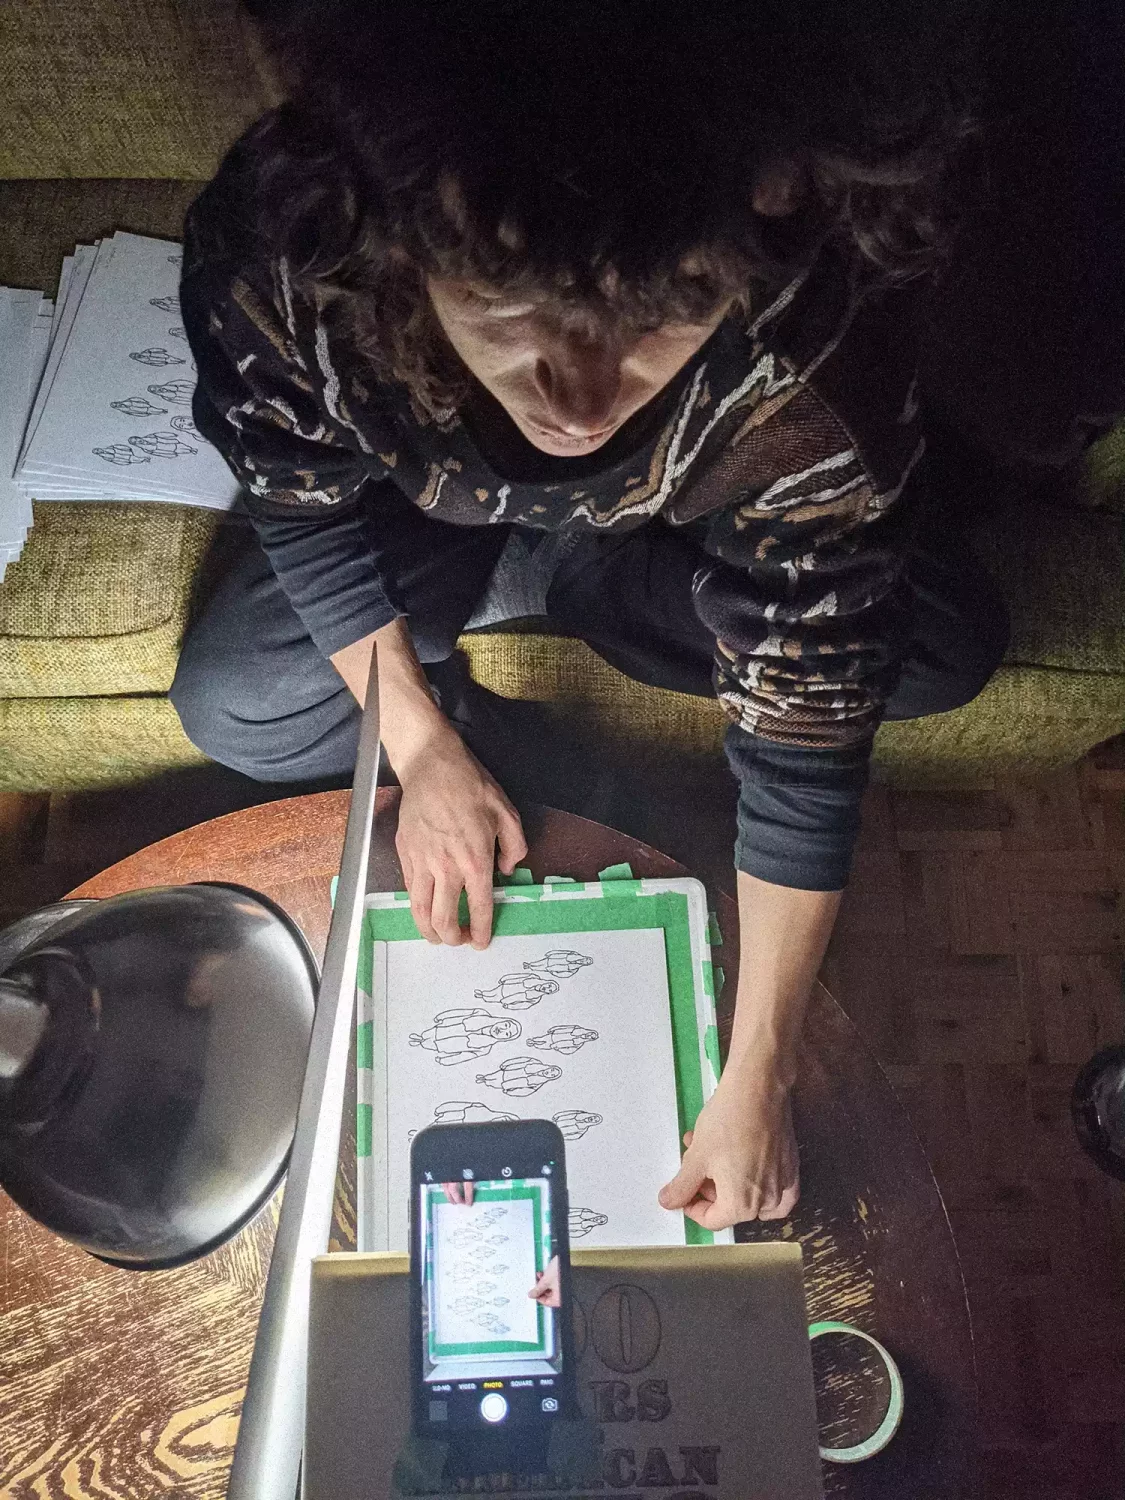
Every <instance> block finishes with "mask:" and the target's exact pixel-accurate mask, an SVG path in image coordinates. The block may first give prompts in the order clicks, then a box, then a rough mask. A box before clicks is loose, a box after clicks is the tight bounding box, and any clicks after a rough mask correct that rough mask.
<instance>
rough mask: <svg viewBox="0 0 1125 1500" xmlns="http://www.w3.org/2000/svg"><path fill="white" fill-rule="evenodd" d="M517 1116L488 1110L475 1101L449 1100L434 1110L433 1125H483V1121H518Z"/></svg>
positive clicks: (497, 1110)
mask: <svg viewBox="0 0 1125 1500" xmlns="http://www.w3.org/2000/svg"><path fill="white" fill-rule="evenodd" d="M518 1119H519V1115H509V1114H506V1113H505V1112H504V1110H502V1109H489V1107H488V1105H487V1104H478V1103H477V1102H476V1101H475V1100H472V1101H470V1100H466V1099H451V1100H449V1101H448V1102H447V1103H445V1104H439V1105H438V1107H437V1109H435V1110H434V1124H435V1125H467V1124H472V1123H474V1122H476V1123H483V1122H484V1121H485V1120H518Z"/></svg>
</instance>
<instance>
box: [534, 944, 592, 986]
mask: <svg viewBox="0 0 1125 1500" xmlns="http://www.w3.org/2000/svg"><path fill="white" fill-rule="evenodd" d="M593 962H594V960H593V959H592V958H587V957H586V956H585V954H582V953H576V952H575V951H574V949H573V948H552V949H551V951H550V952H549V953H545V954H544V955H543V957H542V958H536V959H533V960H531V961H530V962H527V961H525V963H524V968H525V969H533V970H534V971H535V972H536V973H537V974H550V975H551V976H552V977H553V978H555V979H573V978H574V976H575V974H577V973H578V971H579V969H584V968H586V966H587V965H588V964H592V963H593Z"/></svg>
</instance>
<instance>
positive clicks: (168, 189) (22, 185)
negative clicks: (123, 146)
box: [0, 178, 203, 297]
mask: <svg viewBox="0 0 1125 1500" xmlns="http://www.w3.org/2000/svg"><path fill="white" fill-rule="evenodd" d="M202 186H203V184H202V183H201V182H194V181H193V182H161V181H147V180H146V181H140V182H138V181H130V180H129V179H120V180H118V179H112V178H110V179H106V178H95V179H90V180H82V179H79V180H77V181H71V180H69V179H67V178H60V179H57V180H54V181H47V182H39V181H16V182H0V286H29V287H38V288H39V289H40V290H42V291H46V292H47V293H48V295H50V296H52V297H53V296H54V294H55V289H56V287H57V286H58V281H59V270H60V269H61V266H62V259H63V256H64V255H69V254H70V253H71V251H72V250H73V249H74V246H75V245H76V244H77V243H87V242H89V241H91V240H96V239H99V238H101V237H102V236H103V235H110V234H112V233H113V232H114V230H115V229H128V230H131V231H132V232H133V233H134V234H152V235H157V236H159V237H160V238H163V239H170V240H178V239H180V238H181V236H182V234H183V225H184V214H185V212H186V211H187V206H188V204H189V203H190V202H191V200H192V199H193V198H194V197H195V196H196V194H197V193H198V192H199V190H200V188H201V187H202Z"/></svg>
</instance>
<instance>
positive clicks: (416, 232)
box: [172, 0, 1005, 1228]
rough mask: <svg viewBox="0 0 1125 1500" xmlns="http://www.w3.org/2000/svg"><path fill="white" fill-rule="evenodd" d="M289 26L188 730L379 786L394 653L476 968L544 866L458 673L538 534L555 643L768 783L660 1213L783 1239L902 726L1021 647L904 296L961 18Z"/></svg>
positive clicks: (416, 820) (941, 201)
mask: <svg viewBox="0 0 1125 1500" xmlns="http://www.w3.org/2000/svg"><path fill="white" fill-rule="evenodd" d="M262 8H263V7H262V6H261V4H259V6H258V9H259V10H261V9H262ZM266 9H268V7H266ZM284 10H285V14H284V15H283V16H282V18H281V20H280V22H279V23H278V24H277V26H276V28H275V31H274V34H273V36H272V39H271V40H272V46H273V49H274V54H275V56H276V58H277V60H278V67H279V71H280V74H281V76H282V77H283V78H284V80H285V83H286V90H287V100H286V102H285V103H284V104H283V105H281V106H280V107H279V108H278V109H276V110H274V111H273V112H271V113H270V114H268V115H267V116H266V117H265V118H263V119H262V120H261V121H259V122H258V124H256V125H255V126H254V127H252V128H251V130H250V131H249V132H248V133H247V134H246V135H245V136H244V137H243V139H242V140H241V141H240V142H239V143H238V144H237V145H236V146H235V147H234V148H233V150H232V151H231V153H230V155H229V156H228V158H227V160H226V161H225V162H224V164H223V166H222V168H221V170H220V172H219V174H218V176H217V178H216V179H215V181H214V182H212V183H211V184H210V185H209V186H208V188H207V189H206V190H205V191H204V192H203V194H202V195H201V196H200V198H199V199H198V200H197V201H196V203H195V204H194V205H193V207H192V209H191V211H190V213H189V216H188V222H187V226H186V244H185V262H184V278H183V287H182V303H183V312H184V320H185V324H186V327H187V329H188V332H189V335H190V338H191V342H192V347H193V349H194V351H195V356H196V360H197V362H198V368H199V387H198V392H197V396H196V402H195V420H196V422H197V424H198V426H199V427H200V429H201V430H202V431H203V432H204V433H205V434H206V435H207V436H208V437H209V438H210V439H211V441H212V442H213V443H215V445H216V446H217V447H218V448H219V449H220V450H221V451H222V452H223V454H224V455H225V456H226V458H227V460H228V462H229V463H230V465H231V467H232V469H233V470H234V472H235V473H236V474H237V475H238V476H239V477H240V478H241V479H242V480H243V481H244V484H245V496H246V505H247V508H248V510H249V513H250V516H251V518H252V520H253V523H254V528H255V540H254V544H253V546H252V547H250V548H249V549H248V550H247V553H246V556H245V558H244V560H243V561H242V563H241V565H240V566H239V567H238V568H237V569H235V570H234V572H233V573H232V574H231V575H230V576H229V577H228V578H227V580H226V581H225V583H224V584H223V586H222V587H221V589H220V590H219V592H218V593H217V595H216V596H215V598H214V599H213V600H212V601H211V602H210V604H209V606H208V608H207V610H206V611H205V613H204V614H203V616H202V618H201V619H200V620H199V621H197V623H196V624H195V626H194V627H193V629H192V631H191V633H190V634H189V637H188V639H187V642H186V644H185V648H184V652H183V656H182V659H181V663H180V668H179V672H178V675H177V678H176V682H175V685H174V687H173V693H172V696H173V701H174V703H175V704H176V707H177V709H178V710H179V712H180V715H181V718H182V719H183V722H184V725H185V727H186V729H187V732H188V733H189V735H190V736H191V737H192V739H193V740H195V742H196V743H197V744H198V745H200V746H201V747H202V748H203V749H204V750H205V751H207V752H208V754H210V755H211V756H212V757H213V758H215V759H217V760H219V761H222V762H225V763H226V764H229V765H232V766H235V767H237V768H239V769H241V770H243V771H245V772H246V773H248V774H249V775H252V776H256V777H259V778H261V779H263V780H275V781H276V780H284V779H292V780H304V779H309V778H314V777H322V776H327V775H332V774H340V773H344V772H347V771H348V770H349V769H350V767H351V766H352V765H353V764H354V755H355V746H356V736H357V720H358V709H357V700H360V701H362V698H363V694H364V690H365V684H366V681H367V676H368V667H369V664H370V661H371V653H372V651H375V652H377V655H378V665H379V674H380V676H379V682H380V689H379V691H380V709H381V714H382V722H383V727H384V740H385V746H386V750H387V754H388V756H389V759H390V762H391V764H392V766H393V768H394V770H395V772H396V774H397V776H398V779H399V781H400V783H401V786H402V801H401V811H400V818H399V831H398V849H399V853H400V855H401V858H402V865H403V870H404V874H405V878H406V883H407V885H408V887H409V890H410V898H411V909H412V911H413V913H414V917H415V920H416V922H417V925H418V928H419V930H420V931H421V933H422V934H423V935H424V936H425V937H426V938H428V939H429V940H430V941H435V942H436V941H444V942H448V943H458V942H462V941H466V940H467V941H471V942H472V943H473V944H474V945H475V946H478V947H480V946H483V945H485V944H486V943H487V942H488V939H489V935H490V930H491V911H492V879H493V873H492V872H493V862H494V858H495V857H496V850H497V845H498V846H499V862H500V867H501V869H502V870H504V871H505V872H508V871H511V869H512V868H513V867H514V866H515V864H516V863H517V861H518V860H519V859H521V858H522V857H523V855H524V854H525V851H526V845H525V842H524V837H523V832H522V829H521V826H520V820H519V817H518V814H517V813H516V810H515V808H514V807H513V806H512V804H511V802H510V801H509V800H508V798H507V797H506V796H505V794H504V792H503V791H502V790H501V788H500V787H499V785H498V784H497V783H496V781H495V780H494V779H493V778H492V777H491V776H490V775H489V773H488V772H487V771H486V770H485V769H484V767H483V766H482V765H481V764H480V763H479V762H478V761H477V760H476V759H475V757H474V756H473V754H472V753H471V752H470V751H469V749H468V748H467V746H466V745H465V744H464V742H463V741H462V739H461V738H460V737H459V735H458V734H457V733H456V731H455V730H454V729H453V727H452V726H451V725H450V723H449V721H448V720H447V719H446V718H445V717H444V716H443V713H442V711H441V709H440V707H439V706H438V705H437V704H436V703H435V701H434V697H433V695H432V693H431V690H430V684H429V682H428V680H427V676H426V671H425V668H426V666H427V665H431V667H432V664H435V663H440V662H442V661H443V660H445V659H446V658H448V657H449V656H450V654H451V652H452V651H453V649H454V646H455V643H456V640H457V637H458V635H459V633H460V631H461V630H462V628H463V627H464V625H465V624H466V622H467V621H468V620H469V619H470V618H471V617H472V616H473V613H474V611H475V609H476V608H477V606H478V604H479V602H480V600H481V599H482V597H483V596H484V595H485V594H486V591H487V590H488V588H489V585H490V580H491V579H492V578H493V575H494V573H495V571H496V569H497V566H498V564H500V562H501V555H502V554H504V553H505V552H506V549H507V548H508V547H509V546H510V544H511V543H512V542H513V539H518V540H520V541H521V542H522V543H523V545H524V548H525V551H526V550H529V549H530V550H531V551H532V553H533V557H532V564H533V567H534V568H535V569H536V570H537V572H538V576H539V577H540V578H541V579H542V580H544V583H545V588H546V594H545V604H544V609H545V612H546V613H547V614H548V615H549V616H550V618H551V619H552V620H554V621H555V622H556V623H557V624H558V625H559V626H560V627H562V628H563V629H565V630H566V631H568V632H570V633H572V634H575V635H578V636H580V637H582V638H583V639H585V640H586V641H587V642H588V643H589V644H590V645H591V646H592V647H593V649H594V650H595V651H597V652H598V653H599V654H600V655H601V656H602V657H604V658H605V660H606V661H608V662H610V663H611V664H612V665H613V666H615V667H617V668H619V669H620V670H621V671H622V672H624V673H626V674H627V675H629V676H631V677H633V678H635V679H638V680H639V681H642V682H646V683H651V684H655V685H658V686H662V687H666V688H673V689H676V690H678V691H680V692H684V693H692V694H696V695H699V696H701V697H707V696H712V695H717V696H718V698H719V700H720V702H721V703H722V704H723V706H724V708H725V709H726V712H727V714H728V716H729V718H730V721H731V723H730V727H729V730H728V736H727V748H728V757H729V760H730V764H731V767H732V769H733V771H734V773H735V775H736V777H737V778H738V781H739V783H740V788H741V791H740V802H739V817H738V836H737V842H736V847H735V863H736V866H737V872H738V873H737V885H738V898H739V913H740V921H741V953H742V960H741V968H740V972H739V975H738V997H737V1010H736V1017H735V1024H734V1033H733V1038H732V1042H731V1048H730V1055H729V1058H728V1061H727V1065H726V1068H725V1070H724V1072H723V1076H722V1081H721V1083H720V1085H719V1089H718V1092H717V1093H716V1094H715V1096H714V1098H713V1099H712V1100H711V1101H710V1102H709V1103H708V1104H707V1106H706V1108H705V1109H704V1110H703V1112H702V1114H701V1115H700V1117H699V1120H698V1122H697V1124H696V1127H695V1132H694V1136H693V1137H692V1138H691V1139H690V1140H689V1142H688V1143H687V1151H686V1154H685V1157H684V1160H683V1166H682V1170H681V1171H680V1173H679V1174H678V1176H677V1177H676V1178H675V1179H674V1180H673V1181H672V1182H671V1183H669V1184H668V1185H667V1186H666V1187H665V1188H664V1189H663V1191H662V1193H661V1202H662V1203H663V1204H664V1206H665V1207H666V1208H668V1209H674V1210H681V1209H682V1210H683V1211H685V1212H686V1213H688V1214H689V1215H690V1216H691V1217H692V1218H694V1219H696V1220H697V1221H698V1222H699V1223H700V1224H702V1225H704V1226H705V1227H707V1228H719V1227H723V1226H726V1225H729V1224H732V1223H735V1222H737V1221H739V1220H744V1219H751V1218H755V1217H762V1218H778V1217H782V1216H784V1215H786V1214H787V1213H788V1212H789V1211H790V1210H791V1208H792V1206H793V1204H794V1203H795V1201H796V1197H797V1191H798V1160H797V1150H796V1144H795V1141H794V1137H793V1129H792V1123H791V1118H790V1110H789V1095H790V1090H791V1088H792V1085H793V1081H794V1076H795V1071H796V1054H797V1044H798V1038H799V1034H800V1030H801V1023H802V1016H803V1013H804V1008H805V1005H806V1001H807V996H808V993H809V990H810V988H811V986H812V983H813V980H814V978H815V975H816V972H817V969H818V967H819V964H820V961H821V959H822V957H823V953H824V949H825V945H826V943H827V940H828V936H829V933H830V931H831V928H832V924H833V921H834V919H835V915H836V911H837V907H838V904H839V900H840V893H841V891H842V890H843V888H844V886H845V884H846V882H847V879H848V874H849V870H850V866H851V858H852V850H853V845H854V842H855V837H856V832H857V828H858V822H859V805H860V798H861V795H862V791H863V788H864V784H865V781H866V777H867V766H868V759H869V755H870V749H871V742H872V737H873V735H874V732H875V729H876V726H877V725H878V723H879V722H880V720H881V719H882V718H884V717H888V716H889V717H902V718H905V717H913V716H917V715H921V714H928V713H936V712H940V711H942V710H945V709H949V708H952V707H955V706H957V705H958V704H961V703H964V702H966V701H968V699H970V698H971V697H973V696H974V695H975V694H976V693H977V692H978V691H979V690H980V688H981V687H982V686H983V684H984V683H985V681H986V680H987V678H988V677H989V676H990V675H991V673H992V671H993V670H994V668H995V666H996V665H997V663H998V661H999V659H1000V656H1001V654H1002V651H1003V646H1004V639H1005V625H1004V620H1003V611H1002V609H1001V607H1000V606H999V604H998V602H997V601H996V599H995V597H994V595H993V593H992V591H991V590H990V588H989V586H988V585H987V583H986V582H985V581H984V580H983V579H981V578H980V577H979V576H978V575H977V574H976V573H975V572H973V571H972V570H971V568H970V565H969V563H968V562H967V560H966V559H965V558H964V556H963V555H961V549H960V548H959V547H958V545H957V540H956V538H950V539H949V546H948V549H947V550H948V555H947V556H944V557H942V556H936V555H934V553H933V551H932V549H923V548H922V547H921V546H920V544H919V540H918V535H919V533H918V527H919V518H920V516H921V515H922V514H923V510H924V501H925V492H926V483H925V480H926V467H925V464H924V462H923V454H924V447H925V445H924V440H923V435H922V430H921V422H920V414H919V398H918V393H917V385H916V380H915V376H914V367H913V356H912V351H911V349H910V341H909V338H908V335H907V319H906V317H905V315H904V310H903V300H904V298H905V296H906V295H907V292H906V291H904V290H903V288H904V285H905V284H906V283H907V282H909V281H911V279H912V278H916V277H918V276H921V275H924V274H926V273H928V272H930V271H931V270H932V269H933V268H934V267H935V266H937V265H938V264H940V262H941V259H942V257H943V255H944V254H945V252H946V250H947V247H948V243H949V239H950V235H951V233H952V224H953V218H952V214H951V208H952V203H953V194H952V183H953V181H954V179H955V176H956V169H957V163H958V156H959V151H960V147H961V143H962V141H963V140H964V139H965V137H966V135H967V133H968V132H969V129H970V126H971V111H970V105H969V99H970V95H969V93H968V92H967V91H966V88H965V84H964V76H965V75H964V72H963V68H962V64H961V61H960V60H959V52H958V48H957V46H956V45H955V44H956V43H957V42H958V40H959V32H958V26H957V24H955V23H959V21H960V18H959V17H957V16H955V15H953V14H952V6H951V5H946V6H942V7H939V6H936V5H928V6H927V5H923V6H920V7H912V8H910V12H909V18H908V19H907V18H905V15H906V8H901V12H902V13H901V14H900V8H899V7H894V6H888V5H885V4H877V3H868V4H863V3H857V4H856V5H853V6H848V7H842V6H832V7H819V6H814V5H812V4H809V3H808V0H790V3H787V4H786V5H777V6H732V5H731V4H730V3H729V0H724V3H714V4H711V3H694V4H691V5H686V4H683V3H682V0H676V3H669V0H644V3H640V0H614V3H612V4H607V3H598V0H471V3H469V0H426V3H421V0H409V3H402V0H386V3H381V4H360V3H358V0H334V3H325V4H319V5H317V4H307V3H306V4H303V5H302V4H297V5H289V6H286V7H284ZM528 753H529V754H531V753H533V748H532V747H528ZM463 892H464V893H465V894H466V896H467V903H468V911H469V927H468V929H467V930H462V929H461V927H460V925H459V919H458V902H459V899H460V897H461V895H462V893H463Z"/></svg>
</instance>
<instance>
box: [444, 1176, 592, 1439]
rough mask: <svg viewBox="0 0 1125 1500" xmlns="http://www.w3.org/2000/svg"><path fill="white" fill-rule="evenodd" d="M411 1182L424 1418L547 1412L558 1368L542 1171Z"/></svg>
mask: <svg viewBox="0 0 1125 1500" xmlns="http://www.w3.org/2000/svg"><path fill="white" fill-rule="evenodd" d="M416 1190H417V1191H418V1193H419V1195H420V1198H419V1203H418V1211H419V1216H420V1217H419V1223H420V1228H421V1235H420V1241H419V1243H420V1248H421V1250H422V1255H421V1257H420V1259H421V1285H420V1287H419V1293H420V1295H421V1300H422V1307H421V1312H422V1320H421V1322H422V1380H423V1383H424V1385H425V1387H426V1397H425V1404H424V1414H425V1416H426V1418H427V1419H428V1422H429V1424H430V1425H431V1428H432V1429H440V1428H447V1429H454V1428H460V1429H464V1428H466V1427H469V1428H481V1427H489V1426H491V1427H494V1428H496V1427H501V1426H506V1425H507V1424H509V1423H512V1422H515V1423H520V1422H524V1421H528V1420H532V1421H539V1422H542V1421H543V1420H545V1419H546V1420H549V1419H550V1418H551V1417H552V1416H554V1415H556V1414H557V1413H558V1412H559V1409H560V1395H561V1376H562V1374H563V1340H562V1338H561V1327H560V1302H561V1290H560V1284H559V1261H558V1253H557V1242H556V1234H555V1229H554V1226H553V1223H552V1198H551V1183H550V1181H549V1180H548V1178H547V1177H545V1176H541V1177H500V1178H486V1179H483V1180H473V1179H471V1178H470V1179H463V1180H461V1181H458V1182H451V1183H444V1184H441V1183H422V1184H420V1185H419V1186H418V1187H417V1189H416Z"/></svg>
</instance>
